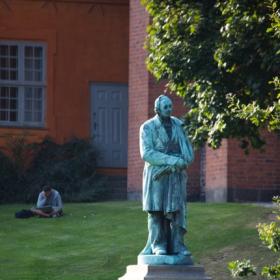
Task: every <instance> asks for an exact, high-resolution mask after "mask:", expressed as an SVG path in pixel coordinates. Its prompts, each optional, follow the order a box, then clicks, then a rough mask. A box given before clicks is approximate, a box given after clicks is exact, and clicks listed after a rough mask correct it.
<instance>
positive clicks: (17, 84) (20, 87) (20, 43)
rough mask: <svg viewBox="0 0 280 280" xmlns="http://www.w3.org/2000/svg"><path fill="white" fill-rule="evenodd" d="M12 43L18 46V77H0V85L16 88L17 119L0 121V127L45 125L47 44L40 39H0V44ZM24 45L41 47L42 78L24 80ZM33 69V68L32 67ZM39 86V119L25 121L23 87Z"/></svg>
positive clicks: (8, 44) (7, 44)
mask: <svg viewBox="0 0 280 280" xmlns="http://www.w3.org/2000/svg"><path fill="white" fill-rule="evenodd" d="M5 45H6V46H10V45H14V46H17V48H18V56H17V57H18V61H17V62H18V65H17V68H16V69H17V72H18V79H17V80H2V79H1V77H0V86H1V87H16V88H17V89H18V99H17V100H18V107H17V113H18V121H1V120H0V127H7V126H8V127H39V128H40V127H41V128H43V127H45V118H46V116H45V112H46V90H47V82H46V81H47V59H46V58H47V44H46V43H45V42H41V41H22V40H1V39H0V46H5ZM25 47H33V48H34V47H41V48H42V80H41V81H26V80H25V77H24V75H25V71H26V69H25V59H26V56H25ZM33 70H34V68H33ZM27 87H31V88H41V89H42V108H41V121H25V120H24V113H25V110H24V108H25V104H24V102H25V88H27Z"/></svg>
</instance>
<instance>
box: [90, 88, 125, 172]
mask: <svg viewBox="0 0 280 280" xmlns="http://www.w3.org/2000/svg"><path fill="white" fill-rule="evenodd" d="M90 92H91V115H92V116H91V136H92V138H93V143H94V144H95V145H96V147H97V148H98V149H99V150H100V153H101V158H100V159H99V164H98V165H99V166H100V167H127V130H128V92H127V86H126V85H120V84H110V83H108V84H98V83H96V84H92V85H91V89H90Z"/></svg>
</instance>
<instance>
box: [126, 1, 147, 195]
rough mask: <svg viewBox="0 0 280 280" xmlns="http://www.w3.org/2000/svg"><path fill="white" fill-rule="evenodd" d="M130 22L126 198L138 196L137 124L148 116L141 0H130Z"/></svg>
mask: <svg viewBox="0 0 280 280" xmlns="http://www.w3.org/2000/svg"><path fill="white" fill-rule="evenodd" d="M129 19H130V23H129V38H130V40H129V89H128V91H129V112H128V118H129V125H128V169H127V177H128V180H127V191H128V198H129V199H140V190H141V185H142V170H143V166H144V164H143V161H142V160H141V158H140V153H139V127H140V125H141V124H142V123H143V122H144V121H145V120H147V119H148V117H149V116H148V105H149V97H148V95H149V90H148V79H149V77H148V73H147V71H146V68H145V58H146V51H145V50H144V47H143V46H144V39H145V36H146V26H147V24H148V21H149V17H148V15H147V13H146V11H145V9H144V7H143V6H141V4H140V1H138V0H131V1H130V18H129Z"/></svg>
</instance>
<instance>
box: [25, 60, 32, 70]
mask: <svg viewBox="0 0 280 280" xmlns="http://www.w3.org/2000/svg"><path fill="white" fill-rule="evenodd" d="M24 66H25V69H33V60H32V59H27V58H26V59H25V60H24Z"/></svg>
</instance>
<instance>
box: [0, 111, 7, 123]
mask: <svg viewBox="0 0 280 280" xmlns="http://www.w3.org/2000/svg"><path fill="white" fill-rule="evenodd" d="M7 120H8V113H7V112H6V111H0V121H7Z"/></svg>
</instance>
